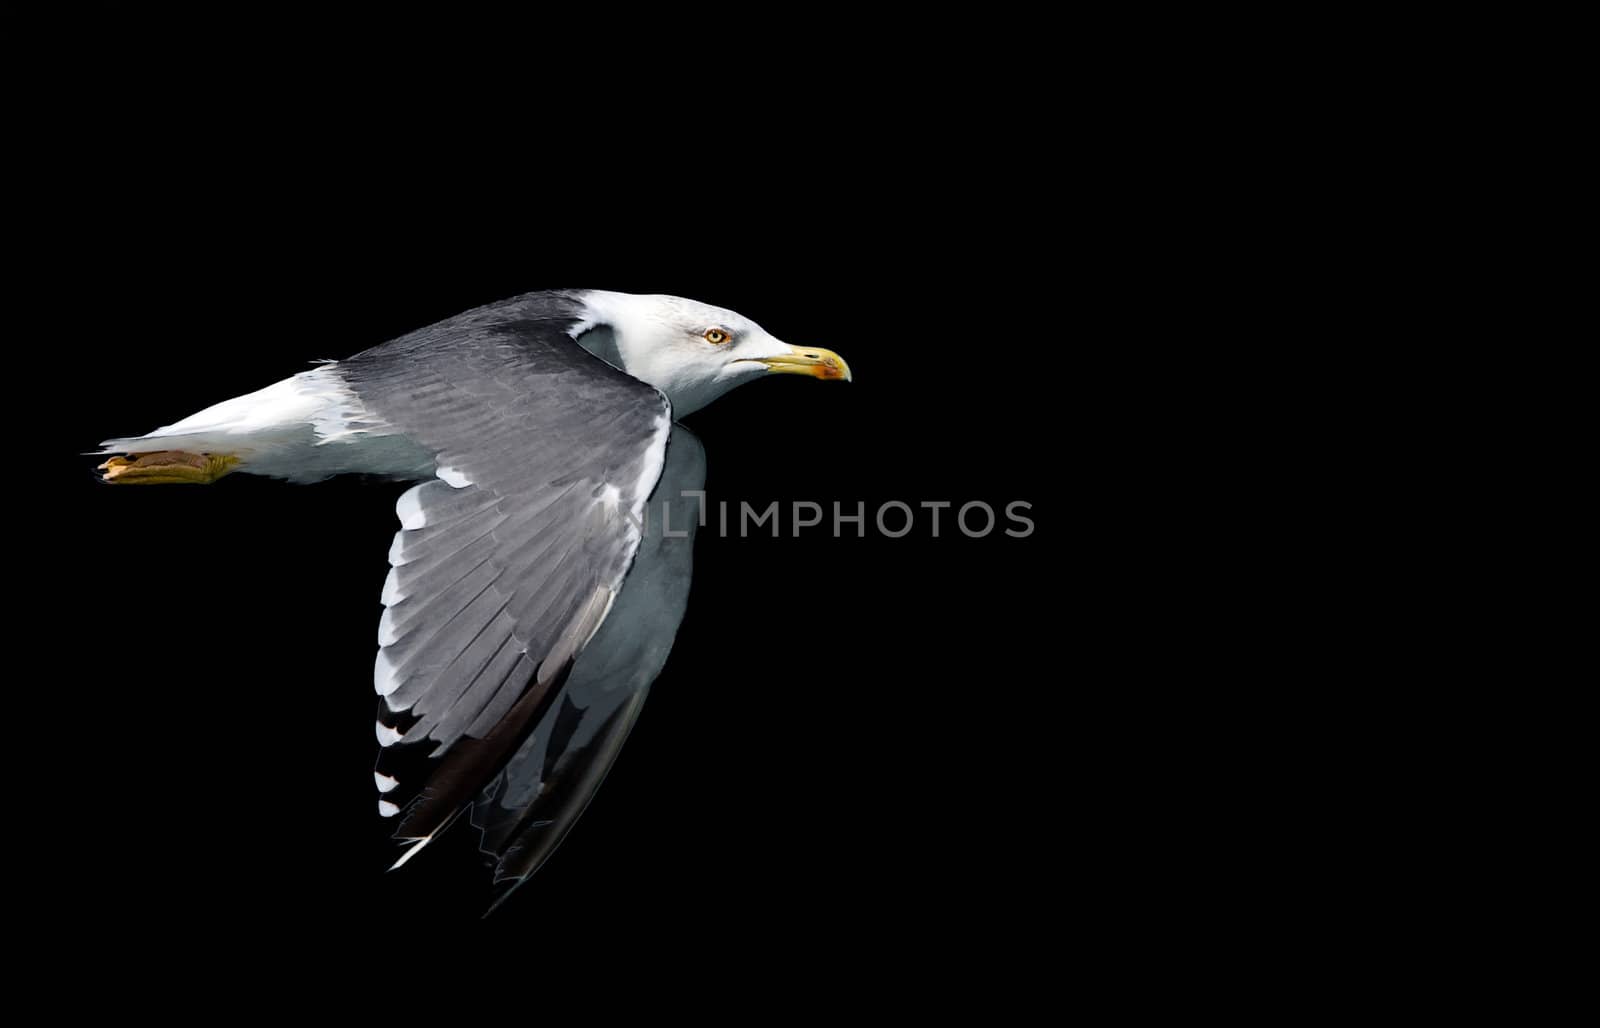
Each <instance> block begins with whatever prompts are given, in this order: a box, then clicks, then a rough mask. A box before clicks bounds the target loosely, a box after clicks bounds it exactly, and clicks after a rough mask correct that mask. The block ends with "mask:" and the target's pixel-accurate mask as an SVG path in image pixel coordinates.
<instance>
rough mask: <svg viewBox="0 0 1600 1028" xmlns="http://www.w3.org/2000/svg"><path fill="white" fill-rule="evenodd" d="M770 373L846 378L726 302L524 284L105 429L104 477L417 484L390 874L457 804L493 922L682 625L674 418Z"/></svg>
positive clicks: (679, 453) (395, 665) (815, 352)
mask: <svg viewBox="0 0 1600 1028" xmlns="http://www.w3.org/2000/svg"><path fill="white" fill-rule="evenodd" d="M770 374H802V375H811V376H814V377H816V378H820V379H842V380H844V381H849V380H850V369H849V366H848V365H846V364H845V362H844V359H843V358H841V357H840V356H839V355H838V354H836V353H833V352H832V351H830V350H824V349H820V348H816V347H795V346H790V345H788V344H786V343H782V342H779V341H778V340H777V339H775V338H773V337H772V336H771V335H770V334H768V333H767V332H765V331H763V330H762V328H761V326H759V325H757V324H756V323H755V322H753V321H751V320H750V319H749V318H746V317H743V316H741V315H739V314H736V313H734V312H733V311H730V310H724V309H722V308H720V307H712V306H709V305H707V304H703V303H698V302H695V301H693V300H685V299H681V298H679V297H674V296H636V295H631V294H626V293H614V292H604V291H557V292H536V293H527V294H525V295H522V296H517V297H513V298H512V299H509V300H502V301H500V302H498V303H491V304H488V305H487V306H484V307H479V308H477V309H475V310H470V311H467V312H466V313H464V314H458V315H456V316H455V317H453V318H449V319H447V320H445V321H441V322H439V323H438V324H436V325H430V326H428V327H427V328H423V329H419V330H417V331H415V332H412V333H411V334H409V335H405V336H401V337H400V338H398V339H394V340H391V341H390V342H387V343H384V344H382V345H380V346H376V347H373V348H372V349H370V350H366V351H364V352H362V353H359V354H356V355H355V356H354V357H351V358H349V359H347V360H343V361H338V362H330V363H324V364H321V365H319V366H317V367H315V368H313V369H311V370H309V371H304V372H301V373H300V374H298V375H294V376H292V377H290V378H287V379H285V380H283V381H281V382H278V383H276V384H274V385H270V386H268V387H266V388H265V389H261V390H259V391H257V392H253V393H249V394H247V395H245V396H239V397H235V398H234V399H231V400H224V401H223V402H222V403H219V404H217V405H215V406H213V407H208V408H206V409H205V410H203V411H201V412H199V413H198V414H195V415H193V416H191V417H188V418H185V419H183V420H182V421H179V422H177V423H176V424H173V425H168V426H167V427H165V428H160V429H157V430H156V431H154V432H151V433H149V434H148V435H143V436H137V437H133V438H126V439H109V440H107V441H105V442H104V443H103V444H101V445H102V446H103V447H104V449H103V450H101V451H100V453H101V454H102V455H115V456H111V459H109V460H107V461H106V462H105V463H104V464H102V465H100V470H101V472H102V474H103V480H104V481H106V482H108V483H112V484H114V485H131V484H164V483H181V482H193V483H208V482H213V481H215V480H216V479H218V478H221V477H222V476H223V475H226V474H229V473H231V472H235V471H242V472H248V473H251V474H257V475H267V476H271V477H274V478H281V479H287V480H288V481H290V482H315V481H319V480H321V479H325V478H328V477H330V476H333V475H337V474H342V473H346V472H357V473H364V474H370V475H379V476H384V477H388V478H395V479H405V480H411V481H419V482H420V483H421V484H419V485H416V486H413V487H412V488H410V489H408V490H407V491H406V492H405V493H403V494H402V495H401V496H400V499H399V501H398V502H397V503H396V505H395V513H396V514H398V515H399V518H400V531H399V532H398V533H396V535H395V537H394V544H393V545H392V546H391V547H390V548H389V563H390V565H391V568H390V571H389V576H388V579H387V580H386V581H385V582H384V584H383V595H382V601H383V605H384V612H383V616H382V618H381V619H380V621H379V622H378V646H379V649H378V656H377V662H376V666H375V668H374V672H373V684H374V687H375V688H376V690H377V692H378V695H379V696H381V697H382V699H381V701H380V702H379V707H378V718H377V725H376V733H377V737H378V744H379V747H380V750H379V756H378V764H377V768H376V770H375V771H374V772H373V779H374V783H375V784H376V786H377V791H378V801H377V802H378V813H379V814H380V815H381V816H383V817H385V818H393V819H395V821H396V828H395V832H394V836H395V838H396V839H398V840H400V841H401V842H404V843H409V847H408V848H407V849H406V850H405V851H404V853H402V854H401V856H400V858H399V859H398V860H397V861H396V862H395V864H394V866H395V867H399V866H400V865H402V864H404V863H405V862H406V861H408V860H410V859H411V858H412V857H413V856H415V855H416V854H417V853H418V852H419V851H420V850H421V849H422V848H423V847H424V846H426V845H427V844H428V842H429V841H430V840H432V839H433V838H434V837H436V836H437V835H438V834H439V833H440V832H441V831H443V830H444V829H445V828H447V827H449V825H450V824H451V823H452V822H453V821H454V820H455V819H456V818H457V817H458V816H460V815H461V813H462V812H463V811H466V812H467V813H468V816H469V818H470V820H471V823H472V825H473V826H474V827H475V828H477V829H478V830H479V831H480V832H481V833H482V838H481V840H480V843H479V848H480V849H481V850H482V851H483V852H484V853H485V854H486V855H487V857H488V859H489V861H490V862H491V863H492V864H493V866H494V883H495V888H496V893H497V895H496V897H495V900H494V903H493V905H491V907H490V909H491V910H493V909H494V907H495V906H498V905H499V904H500V903H501V902H503V901H504V900H505V898H506V897H507V896H508V895H510V893H511V892H512V891H513V890H514V889H515V888H516V887H517V886H518V885H520V884H521V883H522V882H524V881H526V880H527V879H528V877H529V876H530V875H532V874H533V873H534V872H535V871H536V870H538V868H539V866H540V865H541V864H542V863H543V862H544V861H545V859H546V858H547V857H549V855H550V853H551V851H553V850H554V849H555V847H556V846H557V845H558V844H559V843H560V842H561V840H562V838H563V837H564V836H565V835H566V833H567V831H568V829H570V828H571V827H572V824H573V822H574V821H575V820H576V819H577V817H578V815H579V814H581V813H582V812H583V809H584V808H585V807H586V806H587V805H588V803H589V800H590V798H591V797H592V796H593V795H594V792H595V790H596V789H597V788H598V787H599V785H600V782H601V780H602V779H603V778H604V777H605V774H606V772H607V770H608V769H609V768H610V766H611V764H612V762H613V761H614V760H615V759H616V756H617V753H618V751H619V750H620V748H621V746H622V743H623V741H624V740H625V739H626V738H627V735H628V731H629V729H630V728H632V726H633V723H634V721H635V719H636V718H637V717H638V716H639V711H640V708H641V707H642V706H643V704H644V699H645V694H646V693H647V692H648V691H649V688H650V683H651V682H652V681H654V679H655V677H656V675H657V673H658V672H659V671H660V670H661V667H662V665H663V664H664V663H665V662H666V659H667V654H668V652H669V651H670V650H671V648H672V641H673V638H674V636H675V635H676V634H677V631H678V624H679V622H680V621H681V620H682V618H683V612H684V608H685V605H686V604H687V601H688V594H689V574H690V561H691V555H692V546H693V541H694V540H693V529H694V528H695V527H696V525H697V523H698V521H699V517H700V515H701V513H702V512H701V508H700V506H699V496H698V495H696V493H697V491H698V490H700V489H701V487H702V484H703V483H704V481H705V451H704V449H703V448H702V447H701V445H700V442H699V440H697V439H696V438H695V437H694V436H693V435H692V434H690V433H689V432H688V430H686V429H684V428H683V427H682V426H680V425H677V424H674V420H673V419H674V418H680V417H683V416H684V415H686V414H689V413H690V412H692V411H695V410H698V409H700V408H701V407H704V406H705V405H706V404H708V403H710V402H711V401H712V400H714V399H716V398H717V397H718V396H721V395H722V394H723V393H725V392H727V391H728V390H730V389H732V388H733V387H734V386H736V385H739V384H740V383H742V382H748V381H750V380H751V379H755V378H760V377H762V376H765V375H770ZM647 507H648V510H647ZM669 526H670V531H668V529H669ZM684 532H687V534H686V535H680V533H684Z"/></svg>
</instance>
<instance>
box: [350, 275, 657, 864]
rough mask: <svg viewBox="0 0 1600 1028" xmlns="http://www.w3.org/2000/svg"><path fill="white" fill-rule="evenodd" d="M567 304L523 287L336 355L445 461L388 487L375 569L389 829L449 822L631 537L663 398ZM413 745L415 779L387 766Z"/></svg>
mask: <svg viewBox="0 0 1600 1028" xmlns="http://www.w3.org/2000/svg"><path fill="white" fill-rule="evenodd" d="M572 315H573V308H572V307H571V305H570V303H568V302H566V301H564V299H563V298H562V297H560V296H559V295H557V294H534V295H533V296H530V297H525V298H519V300H515V301H507V302H506V303H502V304H496V305H491V307H488V308H480V309H479V310H477V311H470V312H468V313H467V314H464V315H460V316H459V317H457V318H452V319H450V320H449V321H447V322H442V323H440V324H439V325H435V326H431V327H430V328H427V329H423V330H421V331H420V332H417V333H413V334H412V335H411V336H406V337H403V338H401V339H398V340H395V341H394V342H391V343H387V344H384V345H383V346H381V347H377V348H375V349H373V350H369V351H367V352H366V353H363V354H359V355H357V356H356V357H353V358H350V359H349V360H347V361H344V362H342V363H340V364H339V365H338V366H337V367H338V371H339V374H340V376H341V377H342V378H343V379H344V381H345V382H346V384H347V385H348V386H349V387H350V389H351V390H352V391H353V392H354V393H355V394H356V396H357V397H358V398H359V399H360V401H361V402H362V404H363V405H365V406H366V407H367V408H368V410H370V411H371V412H372V413H373V414H374V415H376V416H377V417H378V418H380V419H382V421H383V422H384V423H385V424H386V425H387V426H388V430H389V431H393V432H398V433H401V434H404V435H405V436H407V437H408V438H409V439H411V440H412V441H414V442H416V443H417V444H419V445H420V446H422V447H423V448H424V449H426V450H427V451H429V452H432V453H434V454H436V455H437V457H436V459H437V462H438V465H439V466H440V467H441V468H448V469H449V470H448V473H447V474H445V475H444V476H443V480H435V481H429V482H425V483H423V484H422V485H419V486H416V487H415V488H413V489H411V490H409V491H408V492H407V493H406V494H404V495H403V496H402V497H401V499H400V502H399V503H398V505H397V511H398V512H399V514H400V516H401V523H402V526H403V528H402V531H401V532H400V533H399V534H398V535H397V536H396V539H395V542H394V545H393V547H391V550H390V563H391V564H392V568H391V571H390V575H389V579H388V581H387V582H386V583H385V585H384V593H383V600H384V604H385V606H386V610H385V612H384V618H383V621H382V623H381V625H380V632H379V641H380V643H381V648H380V651H379V654H378V660H377V664H376V669H375V672H374V676H375V684H376V685H377V687H378V690H379V692H380V693H382V694H383V695H384V697H385V698H384V704H383V709H382V710H381V711H380V715H381V716H380V722H381V723H382V724H383V725H384V726H386V727H387V729H388V730H389V732H390V733H391V734H389V735H387V736H386V734H385V732H384V731H383V730H382V729H380V732H379V738H380V741H386V740H387V741H389V742H390V743H391V745H390V748H389V749H387V750H386V751H385V754H384V758H383V759H381V760H380V767H379V774H380V776H384V777H387V778H388V779H390V780H396V779H398V780H399V782H400V783H401V784H402V785H405V786H406V787H407V788H406V789H405V790H403V791H401V792H397V793H394V794H393V796H392V797H391V798H389V799H388V800H386V802H387V803H389V804H390V806H388V807H380V809H383V810H386V812H392V811H393V809H394V807H399V806H401V805H402V804H404V810H405V816H404V817H403V818H402V820H401V822H400V825H399V828H398V830H397V831H396V836H397V837H399V838H424V837H428V836H430V835H432V834H433V833H434V832H436V831H437V830H438V829H440V828H441V827H443V826H444V825H445V824H447V823H448V822H449V820H450V819H451V818H453V817H454V816H455V814H456V813H457V812H458V811H459V809H460V807H461V805H462V804H464V803H466V802H467V801H469V800H470V799H471V798H472V795H473V794H474V793H475V792H476V790H477V789H478V788H479V787H481V786H482V785H483V784H484V783H485V782H486V781H488V780H489V779H490V778H491V777H492V776H493V775H494V774H495V773H497V772H498V771H499V769H500V767H501V765H502V764H503V763H504V761H505V759H506V758H508V757H509V756H510V754H511V753H512V752H513V751H514V749H515V747H516V746H517V745H519V744H520V743H521V741H522V735H523V734H525V733H526V732H527V731H530V730H531V729H532V727H533V726H536V725H537V724H539V723H540V721H541V719H542V718H543V715H544V713H545V711H547V710H548V709H549V706H550V701H551V699H552V698H553V695H554V692H555V690H556V689H557V688H558V687H559V682H560V680H561V678H562V677H563V676H564V675H565V673H566V672H567V671H569V670H570V667H571V664H572V661H573V659H574V658H575V657H576V656H577V655H578V654H579V653H580V652H581V651H582V649H583V647H584V646H585V644H587V642H588V641H589V639H590V638H591V636H592V635H593V634H594V632H595V630H596V629H597V628H598V627H599V626H600V624H601V623H602V621H603V620H604V619H605V617H606V613H607V611H608V610H609V609H610V607H611V604H612V602H613V600H614V598H615V596H616V594H617V592H618V591H619V590H620V589H621V587H622V582H623V578H624V576H625V575H626V574H627V571H628V568H629V566H630V564H631V562H632V561H633V559H634V556H635V553H636V551H637V549H638V545H639V541H640V538H641V532H640V525H641V524H642V523H643V520H644V505H645V501H646V499H647V498H648V496H649V493H650V491H651V489H652V488H653V487H654V485H655V482H656V479H657V478H658V477H659V474H660V469H661V468H662V466H663V464H664V461H665V454H666V449H667V440H668V435H669V430H670V425H671V417H670V409H669V407H668V404H667V401H666V398H665V397H663V396H662V395H661V394H660V393H659V392H657V391H656V390H655V389H653V388H651V387H650V386H647V385H645V384H644V383H642V382H639V381H637V380H636V379H633V378H631V377H629V376H628V375H626V374H623V373H622V372H620V371H618V370H616V369H615V368H612V367H610V366H609V365H607V364H605V363H604V362H602V361H600V360H597V359H596V358H594V357H592V356H591V355H590V354H588V353H586V352H585V351H584V350H583V349H582V348H581V347H579V346H578V345H577V344H576V343H574V342H573V341H572V340H571V339H570V338H569V337H568V336H567V331H568V329H569V327H570V326H571V324H572V323H573V318H572ZM393 732H399V733H400V736H399V739H398V741H397V742H396V741H394V740H393V736H392V733H393ZM418 753H424V754H425V755H426V756H427V757H430V758H433V759H432V760H430V761H429V762H428V764H427V765H426V766H424V767H423V768H422V770H421V771H420V774H421V775H422V776H423V781H419V780H418V775H419V771H418V770H417V769H416V768H413V769H411V770H410V771H408V772H404V773H401V772H395V771H393V770H392V769H393V768H394V767H395V766H396V765H403V764H404V762H405V758H407V757H414V756H415V755H416V754H418ZM407 775H409V778H410V780H407ZM381 781H382V778H380V782H381ZM424 781H425V782H426V784H425V785H424ZM419 786H421V787H422V788H421V790H420V792H417V793H416V794H415V795H414V796H411V793H412V791H413V790H415V789H417V787H419ZM390 788H394V786H390ZM408 797H409V798H408Z"/></svg>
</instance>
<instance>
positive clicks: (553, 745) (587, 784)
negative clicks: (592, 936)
mask: <svg viewBox="0 0 1600 1028" xmlns="http://www.w3.org/2000/svg"><path fill="white" fill-rule="evenodd" d="M704 452H705V451H704V450H703V449H702V448H701V446H700V442H699V440H697V439H695V437H694V436H693V435H692V434H690V433H689V431H688V430H687V429H685V428H683V427H681V426H673V429H672V438H671V444H670V445H669V447H668V449H667V464H666V469H665V470H664V471H663V472H662V474H661V481H660V483H659V484H658V485H657V486H656V490H655V493H654V495H652V496H651V498H650V506H649V517H648V518H647V520H646V523H645V531H644V540H643V542H641V543H640V546H639V552H638V555H637V556H636V557H635V558H634V562H633V567H632V569H631V570H630V571H629V572H628V576H627V580H626V581H625V582H624V583H623V586H622V592H621V595H619V596H618V597H617V601H616V603H615V605H613V607H612V610H611V616H610V617H609V618H608V619H607V620H606V623H605V624H604V625H603V626H602V627H601V628H600V630H599V631H598V632H597V633H596V634H595V637H594V640H593V641H592V642H591V643H590V644H589V647H588V649H586V650H585V651H584V652H583V655H582V656H580V657H579V658H578V660H577V662H576V664H575V665H574V667H573V669H572V673H571V674H570V676H569V677H568V678H567V681H566V682H565V683H564V685H563V686H562V687H561V690H560V693H559V695H557V696H556V698H555V699H554V700H553V701H552V707H551V712H550V714H549V715H548V716H546V717H545V718H544V720H543V721H542V722H540V724H539V725H538V727H537V728H536V729H535V730H534V731H532V732H530V733H529V734H528V736H527V738H526V740H525V741H524V742H523V743H522V745H521V746H520V747H519V748H518V750H517V752H516V754H515V755H514V756H513V757H512V758H511V759H510V760H509V761H508V762H507V763H506V766H505V768H504V769H503V770H502V771H501V772H500V773H499V774H497V775H496V776H495V777H494V779H493V780H492V781H491V782H490V784H489V786H488V787H487V788H486V789H484V791H483V793H482V795H481V796H480V797H479V798H478V800H477V802H476V803H474V804H473V807H472V823H473V825H474V826H476V827H477V828H478V829H479V830H480V831H481V832H482V833H483V838H482V842H481V844H480V848H481V849H482V850H483V852H484V853H485V854H487V855H488V856H489V857H490V858H491V859H492V860H493V862H494V881H495V886H496V891H497V893H498V895H497V897H496V900H495V903H496V905H498V904H499V903H500V902H502V901H504V900H505V898H506V897H507V896H509V895H510V894H511V892H512V891H513V890H514V889H516V887H517V886H519V885H521V884H522V883H523V882H524V881H526V880H527V879H528V878H529V876H531V875H532V874H533V873H534V872H535V871H537V870H538V869H539V866H540V865H541V864H543V863H544V861H545V859H546V858H547V857H549V856H550V854H551V853H552V852H553V851H554V850H555V848H556V846H557V845H559V844H560V842H561V840H562V839H563V838H565V837H566V834H567V831H568V829H570V828H571V827H572V824H573V822H574V821H576V820H577V819H578V816H579V815H580V814H582V813H583V811H584V808H585V807H587V806H588V804H589V800H590V799H592V798H593V796H594V793H595V790H596V789H598V788H599V787H600V783H601V781H603V780H604V779H605V776H606V773H607V772H608V771H609V770H610V769H611V765H612V763H613V762H615V760H616V758H617V754H618V752H620V751H621V749H622V744H623V742H624V741H625V740H626V739H627V737H628V732H629V731H630V730H631V729H632V728H633V723H634V721H636V720H637V719H638V717H639V711H640V710H641V709H642V708H643V706H644V700H645V696H646V695H647V694H648V693H649V691H650V684H651V683H652V682H653V681H655V678H656V675H658V674H659V673H660V672H661V668H662V665H664V664H665V663H666V660H667V654H668V653H669V652H671V649H672V643H673V639H674V638H675V637H676V635H677V632H678V625H679V623H680V622H681V621H682V620H683V612H684V608H685V607H686V606H687V604H688V599H689V580H690V572H691V569H692V564H693V551H694V530H695V528H696V526H697V524H698V521H699V519H700V517H701V516H703V514H704V508H703V506H702V502H701V501H702V500H703V498H704V495H705V494H704V493H703V491H702V489H703V487H704V485H705V456H704Z"/></svg>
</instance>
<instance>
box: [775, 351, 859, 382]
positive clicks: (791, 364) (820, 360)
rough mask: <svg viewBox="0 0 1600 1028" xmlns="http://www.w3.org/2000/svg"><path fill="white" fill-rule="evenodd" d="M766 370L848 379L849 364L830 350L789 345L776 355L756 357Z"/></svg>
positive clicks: (814, 376) (783, 373)
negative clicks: (786, 351) (785, 351)
mask: <svg viewBox="0 0 1600 1028" xmlns="http://www.w3.org/2000/svg"><path fill="white" fill-rule="evenodd" d="M756 361H757V363H760V364H765V365H766V366H767V370H768V371H773V372H776V373H778V374H780V375H810V376H812V377H813V378H822V379H842V380H843V381H845V382H848V381H850V365H848V364H846V363H845V362H844V358H843V357H841V356H839V355H838V354H836V353H834V352H833V351H832V350H824V349H822V348H821V347H819V346H791V347H789V352H788V353H784V354H779V355H778V356H776V357H758V358H756Z"/></svg>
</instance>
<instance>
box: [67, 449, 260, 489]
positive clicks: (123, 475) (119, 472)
mask: <svg viewBox="0 0 1600 1028" xmlns="http://www.w3.org/2000/svg"><path fill="white" fill-rule="evenodd" d="M238 463H239V458H238V457H235V456H234V455H233V454H231V453H184V452H183V451H181V450H159V451H157V452H155V453H134V454H129V455H128V456H127V457H112V458H111V459H110V460H108V461H106V462H105V463H104V464H102V465H100V468H99V470H100V471H102V472H104V474H103V475H101V477H100V480H101V481H102V482H111V483H114V484H116V485H177V484H179V483H190V484H194V485H206V484H208V483H211V482H215V481H216V480H217V479H219V478H221V477H222V476H223V475H226V474H227V473H228V472H230V471H232V470H233V468H234V465H236V464H238Z"/></svg>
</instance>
